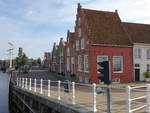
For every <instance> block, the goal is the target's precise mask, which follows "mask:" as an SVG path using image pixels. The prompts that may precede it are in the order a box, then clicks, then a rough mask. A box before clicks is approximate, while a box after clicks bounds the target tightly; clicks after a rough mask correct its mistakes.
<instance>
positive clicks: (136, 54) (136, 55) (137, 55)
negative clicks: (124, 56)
mask: <svg viewBox="0 0 150 113" xmlns="http://www.w3.org/2000/svg"><path fill="white" fill-rule="evenodd" d="M134 52H135V54H134V57H135V58H137V59H139V58H141V48H135V50H134Z"/></svg>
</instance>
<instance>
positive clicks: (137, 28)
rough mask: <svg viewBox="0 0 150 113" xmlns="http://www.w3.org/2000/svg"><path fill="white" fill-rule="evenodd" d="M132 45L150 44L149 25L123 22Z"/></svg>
mask: <svg viewBox="0 0 150 113" xmlns="http://www.w3.org/2000/svg"><path fill="white" fill-rule="evenodd" d="M123 25H124V27H125V29H126V30H127V32H128V34H129V35H130V37H131V39H132V42H133V43H146V44H150V25H148V24H139V23H127V22H123Z"/></svg>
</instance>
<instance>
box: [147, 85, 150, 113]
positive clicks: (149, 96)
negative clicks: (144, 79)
mask: <svg viewBox="0 0 150 113" xmlns="http://www.w3.org/2000/svg"><path fill="white" fill-rule="evenodd" d="M146 101H147V113H150V84H147V100H146Z"/></svg>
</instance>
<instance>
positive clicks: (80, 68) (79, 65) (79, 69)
mask: <svg viewBox="0 0 150 113" xmlns="http://www.w3.org/2000/svg"><path fill="white" fill-rule="evenodd" d="M78 71H82V56H81V55H79V56H78Z"/></svg>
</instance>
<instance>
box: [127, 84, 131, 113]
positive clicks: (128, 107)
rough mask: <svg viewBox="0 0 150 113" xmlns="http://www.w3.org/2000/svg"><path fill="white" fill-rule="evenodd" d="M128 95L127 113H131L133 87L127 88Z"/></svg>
mask: <svg viewBox="0 0 150 113" xmlns="http://www.w3.org/2000/svg"><path fill="white" fill-rule="evenodd" d="M126 94H127V103H126V104H127V113H131V96H130V95H131V87H130V86H127V87H126Z"/></svg>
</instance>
